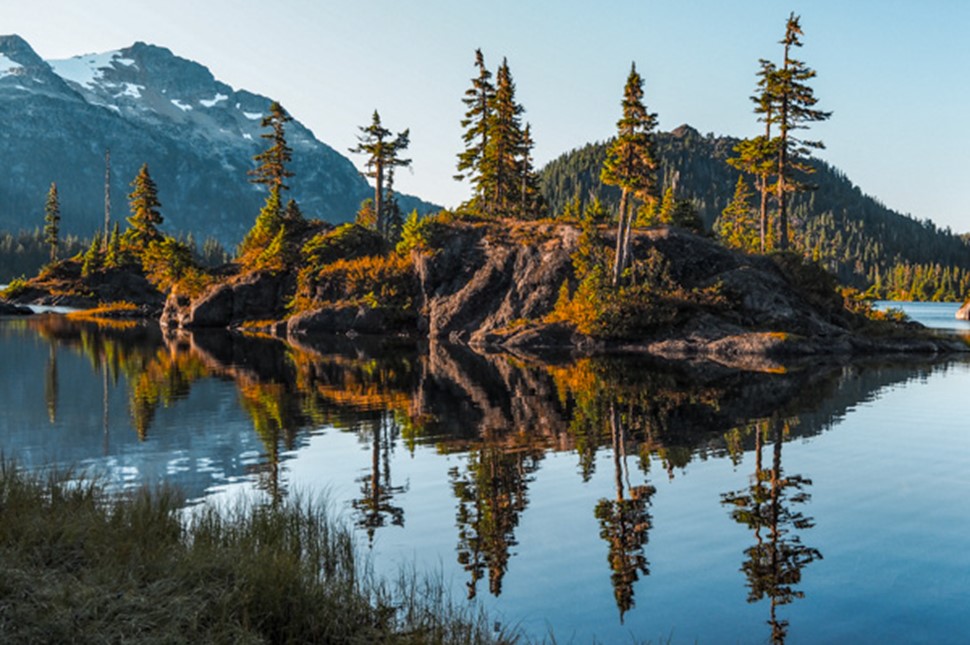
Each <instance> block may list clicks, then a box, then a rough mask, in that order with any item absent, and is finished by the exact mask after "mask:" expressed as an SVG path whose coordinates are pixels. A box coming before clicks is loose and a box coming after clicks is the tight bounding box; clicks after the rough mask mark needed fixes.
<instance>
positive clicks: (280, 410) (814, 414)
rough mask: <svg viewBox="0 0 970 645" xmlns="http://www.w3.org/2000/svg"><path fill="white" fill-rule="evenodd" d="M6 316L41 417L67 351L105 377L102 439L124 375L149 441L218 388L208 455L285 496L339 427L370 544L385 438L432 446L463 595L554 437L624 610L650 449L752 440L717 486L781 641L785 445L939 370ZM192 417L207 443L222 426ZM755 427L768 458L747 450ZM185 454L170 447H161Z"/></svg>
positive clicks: (386, 453)
mask: <svg viewBox="0 0 970 645" xmlns="http://www.w3.org/2000/svg"><path fill="white" fill-rule="evenodd" d="M5 324H7V325H14V323H5ZM16 325H18V326H17V327H14V326H8V327H5V328H4V329H5V330H7V331H5V332H4V333H8V332H9V330H15V331H16V330H30V331H31V332H33V333H36V334H37V335H39V336H40V337H41V338H42V339H44V340H45V341H46V343H47V345H46V346H45V347H44V352H45V354H46V363H47V365H46V381H45V388H44V396H43V398H44V401H43V405H44V406H45V416H46V417H49V418H50V419H51V422H52V423H53V421H54V419H55V418H56V417H58V416H63V415H64V414H65V412H64V411H63V409H62V407H61V404H60V400H61V399H62V398H63V396H64V390H66V389H67V388H65V387H64V384H65V383H67V382H68V380H69V379H74V378H79V375H77V374H74V375H72V376H70V377H66V376H65V373H64V369H65V364H66V362H65V361H66V358H65V355H64V350H65V349H67V350H70V351H73V352H75V353H79V354H80V355H82V356H84V357H86V359H87V360H86V362H87V363H88V364H89V366H90V373H93V374H95V375H97V376H98V377H99V378H98V384H99V386H101V387H100V388H99V389H100V390H101V391H102V392H103V397H104V398H103V401H102V402H101V403H102V406H103V411H104V415H105V417H104V418H105V423H104V427H105V435H104V436H105V440H107V428H108V417H107V414H108V410H109V408H110V401H109V398H110V397H109V394H110V393H111V392H113V391H114V389H115V387H114V386H113V385H112V384H115V385H117V384H118V383H119V382H123V384H124V385H126V387H125V388H120V390H123V391H124V392H125V393H126V396H127V406H128V412H129V417H130V430H131V434H130V435H129V439H131V440H132V441H135V442H142V443H148V444H150V443H151V442H152V441H153V440H154V441H156V442H157V441H160V440H163V439H164V436H163V433H162V431H161V430H159V434H158V435H156V430H155V426H156V424H157V423H159V419H160V418H161V416H160V415H161V412H160V410H161V409H163V408H167V407H175V406H179V405H183V406H184V405H187V401H188V399H190V397H191V394H192V392H193V390H195V389H197V388H204V387H206V386H205V384H206V383H208V384H211V383H219V384H222V385H223V386H226V387H228V388H230V392H234V393H235V397H236V408H235V410H241V411H242V412H244V413H245V418H246V419H248V424H249V426H250V427H251V429H252V433H250V437H253V438H254V439H253V443H255V445H256V446H257V447H258V448H259V450H258V452H259V453H260V454H259V457H258V459H249V458H246V459H243V458H242V457H241V456H240V455H241V452H242V449H241V448H238V446H239V445H240V444H239V441H238V440H235V441H236V443H229V445H230V446H236V448H234V449H235V451H236V452H235V453H234V454H233V453H231V452H229V450H228V449H226V452H227V453H228V454H226V455H224V456H223V457H221V459H222V462H220V463H221V464H222V465H221V466H220V467H221V468H222V469H223V471H224V475H225V476H226V477H228V476H230V475H231V474H232V472H231V469H233V468H241V469H242V470H243V471H244V474H245V475H247V476H248V477H249V478H250V479H251V480H254V481H255V482H256V483H257V485H258V486H259V487H260V488H261V489H262V490H264V491H265V492H266V493H267V495H268V497H269V498H270V499H271V500H273V501H277V500H280V499H281V498H283V497H284V496H285V495H287V489H288V485H287V481H288V474H287V462H288V460H289V459H290V458H292V456H293V455H294V454H295V453H296V452H298V451H299V449H300V448H301V446H303V445H305V444H306V442H307V441H308V440H309V436H310V435H311V434H312V433H313V432H315V431H316V430H318V429H320V428H334V429H336V430H338V431H340V432H348V433H353V434H354V435H356V436H357V437H359V439H360V441H361V442H362V443H363V444H365V445H366V448H367V450H368V451H369V456H370V460H369V469H368V471H367V472H366V473H365V474H363V475H361V476H360V477H358V478H357V481H356V484H357V485H358V486H357V491H358V492H357V493H356V494H355V496H354V499H352V500H350V504H351V505H352V507H353V513H354V521H355V523H356V525H357V526H358V527H359V528H360V529H361V530H362V531H364V532H366V534H367V536H368V539H369V540H370V541H373V540H374V538H375V536H376V534H377V532H379V531H383V530H392V528H393V527H401V526H404V525H405V521H406V504H405V503H404V501H405V499H406V498H407V494H408V492H409V491H408V487H407V486H406V485H403V484H402V483H401V482H400V481H397V480H395V479H394V477H393V476H392V475H393V473H392V467H393V463H394V460H393V454H394V451H395V450H396V449H406V450H409V451H411V452H412V453H413V452H415V451H417V450H419V449H421V448H430V449H433V450H434V451H436V452H437V453H439V454H443V455H450V456H453V457H454V464H453V467H451V468H450V470H449V474H448V481H447V482H444V481H443V482H441V484H442V485H447V486H449V487H450V492H451V495H452V499H453V504H454V507H453V508H454V518H455V521H454V528H455V545H456V546H455V557H456V559H457V562H458V564H459V565H460V566H461V567H462V569H463V570H464V572H465V573H466V574H467V579H466V585H467V592H468V596H469V597H475V595H476V594H477V593H478V591H479V586H480V585H479V583H480V582H481V581H482V580H483V579H484V578H486V577H487V580H488V590H489V592H490V593H491V594H493V595H496V596H497V595H499V594H500V593H501V592H502V583H503V579H504V577H505V575H506V573H507V572H508V571H509V569H510V568H511V567H514V556H515V547H516V545H517V544H518V540H519V538H518V537H517V535H516V532H517V530H518V528H519V526H520V523H521V520H522V517H523V515H524V514H525V513H527V512H528V511H529V504H530V485H531V484H532V483H533V482H534V481H535V480H536V478H537V477H538V474H539V472H540V469H541V467H542V464H543V460H544V458H545V457H546V455H547V454H548V453H549V452H553V451H555V452H564V453H567V454H570V455H575V459H576V462H577V477H580V478H581V479H582V480H583V481H585V482H591V485H592V484H595V483H596V482H594V475H595V473H596V468H597V465H598V464H599V465H600V466H601V467H602V465H603V464H605V463H611V465H612V470H613V472H612V473H611V474H612V478H611V481H612V485H611V487H610V490H604V491H603V492H602V493H601V494H600V495H599V499H598V501H597V502H596V503H595V505H594V507H593V508H592V509H589V508H587V509H586V510H583V509H576V510H575V513H576V514H577V515H580V514H584V513H585V514H586V515H585V517H587V518H589V517H590V514H591V515H592V516H593V517H595V519H596V521H597V523H598V527H599V536H600V538H601V539H602V542H601V543H600V544H602V545H603V550H604V552H605V554H606V557H605V558H604V560H605V562H604V564H605V566H604V567H603V575H604V578H605V577H606V576H608V577H609V580H610V581H611V585H612V588H613V595H614V599H615V603H616V606H617V609H618V611H619V617H620V621H621V622H622V620H623V619H624V616H625V615H626V614H627V612H629V611H631V610H632V609H633V608H634V606H635V603H634V591H635V588H636V586H637V585H642V584H646V583H647V581H648V577H649V573H650V567H649V551H648V541H649V534H650V532H651V530H653V528H654V526H653V524H654V519H653V517H652V515H651V511H650V509H651V505H652V503H653V500H654V496H655V495H656V494H657V491H656V488H655V487H654V486H653V485H651V484H650V481H649V475H650V474H651V464H654V465H655V466H659V469H662V472H661V473H660V476H661V477H664V476H666V477H667V478H673V477H676V476H678V472H683V470H684V468H685V466H687V465H688V464H689V463H690V462H691V461H692V460H695V459H707V458H711V457H729V458H731V459H732V460H733V461H734V463H735V464H741V463H743V460H744V459H745V458H747V457H746V456H745V455H746V454H750V455H752V456H753V459H754V462H755V463H754V473H753V474H752V476H751V482H750V485H749V486H748V487H746V488H744V489H742V490H739V491H734V492H730V493H726V494H724V495H723V496H722V501H723V503H724V504H725V505H726V506H727V507H729V508H730V511H731V517H732V518H733V519H734V521H736V522H738V523H740V524H742V525H744V526H745V527H747V529H749V530H750V531H751V532H752V535H753V544H752V546H751V547H749V548H748V549H747V550H746V551H745V553H744V556H745V560H744V563H743V565H742V571H743V572H744V575H745V578H746V581H747V582H746V584H747V586H748V590H749V596H748V598H749V601H751V602H756V601H759V600H762V599H766V598H767V599H769V601H770V620H769V622H770V624H771V627H772V638H773V640H775V641H776V642H781V641H782V640H784V638H785V635H786V632H787V629H788V623H787V621H786V620H783V619H781V618H779V617H778V616H777V611H776V610H777V608H778V607H781V606H783V605H786V604H789V603H791V602H792V601H793V600H795V599H798V598H800V597H801V596H802V592H801V591H799V590H798V588H797V587H798V584H799V583H800V580H801V570H802V569H803V568H804V567H805V566H806V565H808V564H810V563H811V562H812V561H813V560H815V559H818V558H820V557H821V554H820V553H819V552H818V551H817V550H816V549H813V548H811V547H808V546H805V545H804V544H803V543H802V541H801V540H802V537H801V533H802V532H803V531H804V530H806V529H808V528H810V527H811V526H812V518H811V517H808V516H807V515H805V514H804V513H803V512H802V511H799V510H798V508H799V507H800V506H803V505H804V504H805V503H806V502H807V501H808V500H809V495H808V493H807V492H806V491H807V488H808V487H809V486H810V485H811V481H810V480H809V479H808V478H806V477H803V476H800V475H793V474H788V473H786V472H785V471H784V470H783V469H782V448H783V444H784V442H785V441H786V440H790V439H791V438H793V437H796V436H811V435H814V434H817V433H819V432H821V431H823V430H825V429H826V428H828V427H829V426H830V425H831V424H832V423H833V422H834V420H836V419H838V418H839V417H840V416H841V415H843V414H844V413H845V412H846V410H848V409H849V408H850V407H852V406H854V405H856V404H857V403H858V402H859V401H864V400H866V399H868V398H871V397H872V396H874V393H876V392H877V391H878V390H879V389H881V388H882V387H884V386H886V385H887V384H890V383H895V382H898V381H902V380H907V379H911V378H919V377H920V376H922V375H925V374H926V372H927V371H928V370H932V369H939V368H938V367H933V366H930V367H924V368H913V367H905V366H904V367H896V366H892V365H880V364H878V363H870V364H859V365H853V366H831V367H822V368H815V369H804V370H796V371H791V372H788V373H784V374H776V373H767V372H765V373H762V372H739V371H734V370H729V369H726V368H720V367H712V366H707V365H705V366H699V367H695V366H691V365H676V366H671V365H669V364H658V363H655V362H651V361H648V360H646V359H642V358H640V359H629V358H627V359H623V358H617V357H604V358H597V359H589V358H585V359H577V360H570V361H563V362H559V363H551V364H550V363H540V362H535V361H529V360H525V359H521V358H516V357H511V356H507V355H483V354H479V353H475V352H472V351H471V350H469V349H467V348H463V347H459V346H452V345H447V344H437V343H433V344H431V345H430V346H424V347H414V346H413V345H409V344H407V343H404V342H401V341H398V340H395V339H377V340H375V339H371V340H368V341H367V342H360V339H358V340H357V341H355V342H351V341H349V340H347V339H338V338H330V339H324V340H319V341H316V342H314V343H308V344H286V343H283V342H280V341H278V340H273V339H266V338H259V337H255V336H246V335H237V334H229V333H226V332H205V333H201V332H200V333H187V332H178V333H174V334H163V333H162V332H160V331H159V329H158V328H157V327H156V326H153V325H127V326H124V327H117V328H115V327H96V326H92V325H86V324H84V323H76V322H70V321H67V320H65V319H64V318H63V317H59V316H44V317H36V318H32V319H29V320H27V321H24V322H17V323H16ZM942 369H946V368H945V366H944V367H943V368H942ZM80 378H83V376H80ZM220 391H221V390H220ZM115 417H116V423H117V415H115ZM166 431H167V432H172V430H171V429H170V427H169V429H167V430H166ZM116 432H117V430H116ZM193 432H195V435H196V436H197V440H198V441H200V442H202V441H204V440H205V438H206V436H207V435H214V434H216V433H218V432H219V428H217V427H207V428H203V429H198V430H194V431H193ZM118 440H120V438H117V435H113V438H112V441H113V442H115V441H118ZM193 440H195V439H193ZM769 443H770V444H771V447H772V453H771V457H770V464H768V465H766V464H763V463H762V462H763V459H764V457H763V455H762V453H763V452H764V450H765V445H767V444H769ZM247 445H249V444H247ZM179 451H181V452H179ZM184 452H185V451H184V450H182V449H181V448H173V449H172V453H171V454H172V455H175V454H176V453H178V454H182V453H184ZM207 456H208V455H207ZM604 456H608V458H609V459H608V460H604V459H602V458H601V457H604ZM167 458H168V459H169V460H170V461H172V462H173V463H174V462H176V461H177V459H176V458H175V457H174V456H172V457H167ZM178 458H179V459H181V458H182V457H178ZM659 469H658V470H659ZM177 474H178V473H177V472H176V475H175V476H173V477H174V479H175V483H176V484H177V483H178V477H177ZM654 476H656V475H654ZM597 481H598V480H597ZM208 485H209V486H211V485H212V483H211V481H210V483H209V484H208Z"/></svg>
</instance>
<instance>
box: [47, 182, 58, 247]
mask: <svg viewBox="0 0 970 645" xmlns="http://www.w3.org/2000/svg"><path fill="white" fill-rule="evenodd" d="M60 235H61V204H60V200H59V199H58V197H57V184H56V183H54V182H51V187H50V190H48V191H47V204H46V205H45V206H44V244H46V245H47V246H48V247H49V248H50V252H51V263H54V262H57V246H58V243H59V241H60Z"/></svg>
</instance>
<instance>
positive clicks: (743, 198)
mask: <svg viewBox="0 0 970 645" xmlns="http://www.w3.org/2000/svg"><path fill="white" fill-rule="evenodd" d="M751 197H752V192H751V189H750V188H748V184H747V182H745V181H744V176H743V175H738V183H737V184H736V185H735V187H734V197H733V198H732V199H731V201H730V202H729V203H728V205H727V206H725V207H724V210H723V211H722V212H721V216H720V217H718V218H717V221H716V222H714V232H715V233H716V234H717V236H718V237H719V238H720V239H721V241H722V242H723V243H724V244H725V245H726V246H729V247H731V248H735V249H741V250H742V251H745V252H747V253H754V252H756V251H757V250H758V248H759V244H760V240H759V236H758V232H757V230H756V222H755V218H754V213H753V211H752V210H751Z"/></svg>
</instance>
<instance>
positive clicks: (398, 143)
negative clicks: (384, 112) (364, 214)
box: [350, 110, 411, 237]
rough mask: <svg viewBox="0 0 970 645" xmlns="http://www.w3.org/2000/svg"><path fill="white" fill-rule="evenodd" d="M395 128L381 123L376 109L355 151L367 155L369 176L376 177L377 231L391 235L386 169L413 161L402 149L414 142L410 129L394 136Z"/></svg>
mask: <svg viewBox="0 0 970 645" xmlns="http://www.w3.org/2000/svg"><path fill="white" fill-rule="evenodd" d="M391 134H392V133H391V131H390V130H388V129H387V128H385V127H384V126H383V125H381V115H380V114H378V113H377V110H374V115H373V117H372V119H371V124H370V125H369V126H366V127H365V126H361V127H360V135H359V136H358V137H357V140H358V141H359V142H360V143H358V144H357V147H355V148H351V149H350V151H351V152H355V153H358V154H365V155H367V161H366V162H365V164H364V165H365V167H366V168H367V172H366V174H367V176H368V177H371V178H373V179H374V212H375V213H376V214H377V232H378V233H380V234H381V235H383V236H384V237H388V225H387V212H386V208H385V206H384V197H385V192H384V191H385V173H386V172H387V173H389V172H391V171H392V169H393V168H396V167H398V166H401V167H407V166H410V165H411V160H410V159H403V158H401V156H400V155H401V153H402V152H403V151H405V150H407V148H408V145H409V144H410V130H404V131H403V132H399V133H398V134H397V136H396V137H394V138H391Z"/></svg>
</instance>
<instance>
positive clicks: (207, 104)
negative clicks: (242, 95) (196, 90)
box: [199, 92, 229, 108]
mask: <svg viewBox="0 0 970 645" xmlns="http://www.w3.org/2000/svg"><path fill="white" fill-rule="evenodd" d="M228 100H229V97H228V96H226V95H225V94H219V93H218V92H216V96H215V98H213V99H202V100H200V101H199V103H200V104H202V106H203V107H207V108H211V107H213V106H215V104H216V103H219V102H221V101H228Z"/></svg>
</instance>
